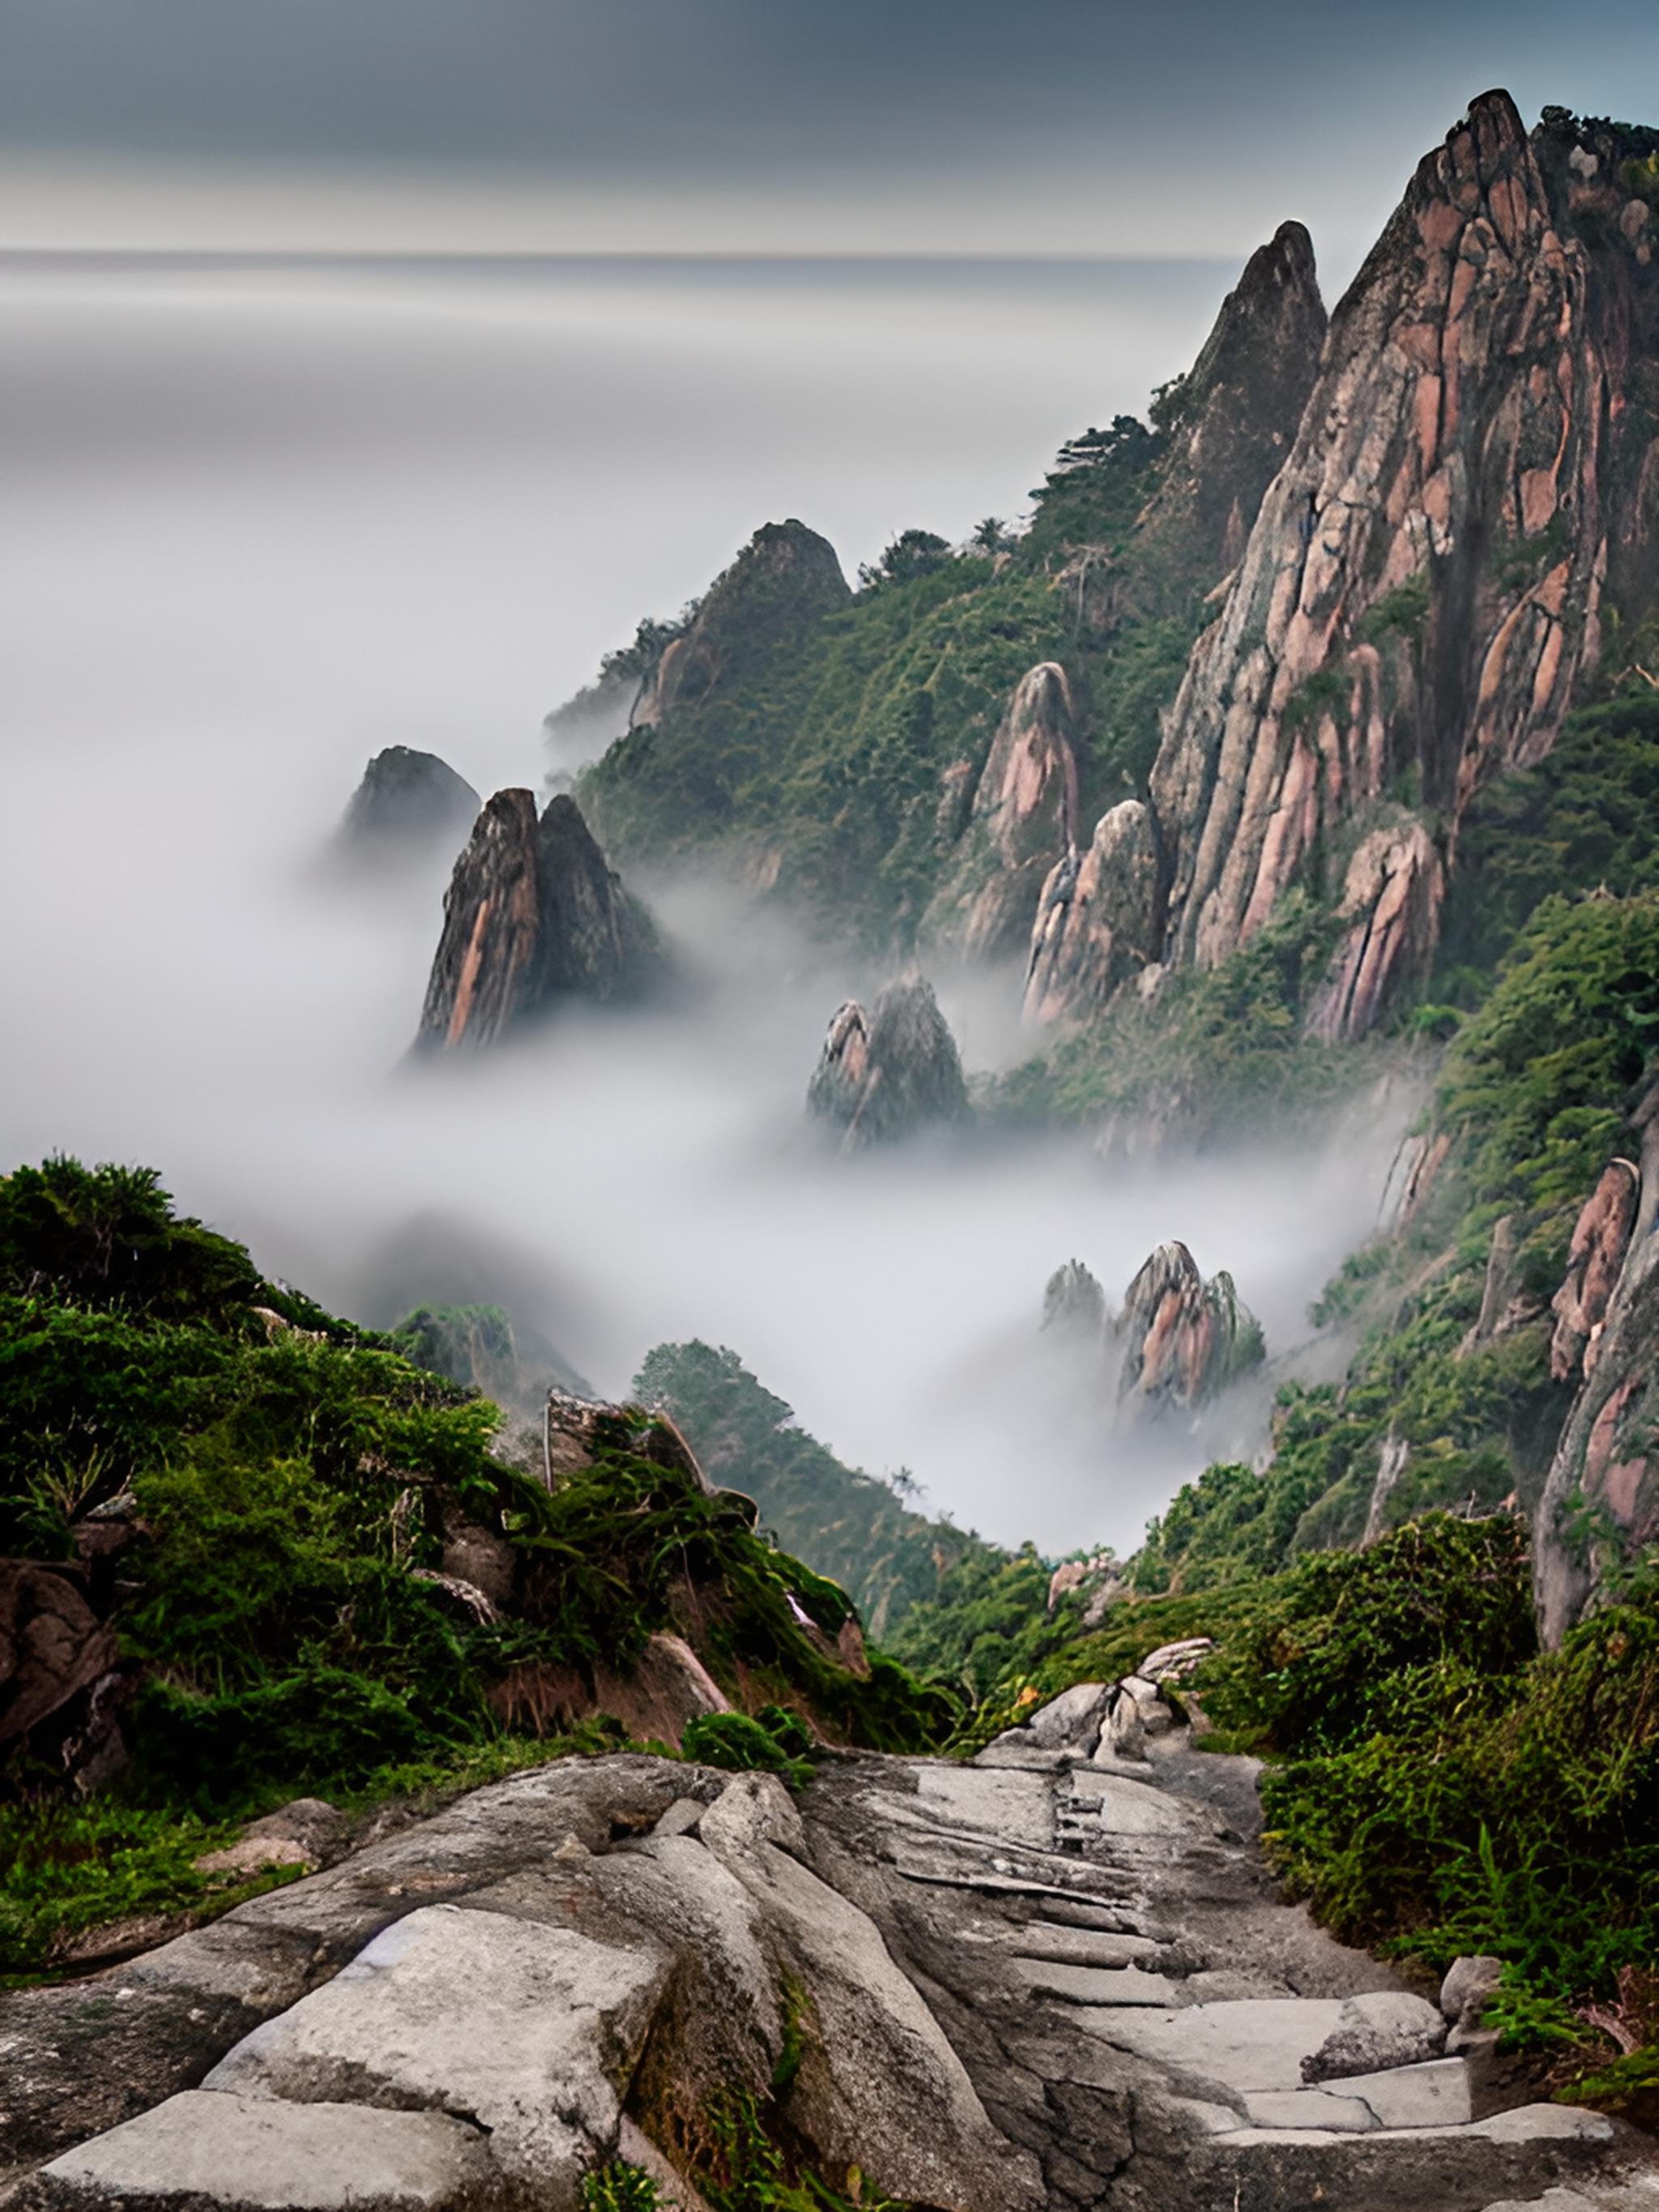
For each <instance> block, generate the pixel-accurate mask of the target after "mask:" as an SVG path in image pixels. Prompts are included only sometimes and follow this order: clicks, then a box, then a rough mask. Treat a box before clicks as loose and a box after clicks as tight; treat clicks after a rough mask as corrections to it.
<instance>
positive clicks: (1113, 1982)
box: [1013, 1958, 1181, 2007]
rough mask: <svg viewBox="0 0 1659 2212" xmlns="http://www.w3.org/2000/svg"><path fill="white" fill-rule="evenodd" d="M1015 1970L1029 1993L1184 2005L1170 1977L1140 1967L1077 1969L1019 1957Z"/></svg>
mask: <svg viewBox="0 0 1659 2212" xmlns="http://www.w3.org/2000/svg"><path fill="white" fill-rule="evenodd" d="M1013 1964H1014V1971H1015V1973H1016V1974H1017V1975H1018V1978H1019V1979H1020V1980H1021V1981H1023V1982H1024V1984H1025V1986H1026V1987H1027V1989H1030V1990H1038V1991H1040V1992H1041V1993H1042V1994H1043V1995H1045V1996H1058V1997H1067V1998H1069V1999H1070V2000H1071V2001H1072V2002H1073V2003H1074V2004H1084V2005H1111V2006H1117V2005H1158V2006H1164V2007H1168V2006H1170V2005H1178V2004H1179V2003H1180V2002H1181V1993H1180V1987H1179V1984H1177V1983H1176V1982H1174V1981H1172V1980H1171V1979H1170V1976H1169V1975H1167V1974H1149V1973H1146V1972H1143V1971H1142V1970H1141V1968H1140V1967H1139V1966H1067V1965H1064V1964H1061V1963H1058V1962H1056V1961H1055V1960H1050V1959H1021V1958H1016V1959H1015V1960H1014V1962H1013Z"/></svg>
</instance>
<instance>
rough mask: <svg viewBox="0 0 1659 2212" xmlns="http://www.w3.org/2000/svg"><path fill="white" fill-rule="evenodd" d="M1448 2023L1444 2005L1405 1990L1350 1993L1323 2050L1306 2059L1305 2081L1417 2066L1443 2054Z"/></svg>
mask: <svg viewBox="0 0 1659 2212" xmlns="http://www.w3.org/2000/svg"><path fill="white" fill-rule="evenodd" d="M1445 2041H1446V2023H1445V2021H1443V2020H1442V2018H1441V2017H1440V2013H1439V2010H1438V2008H1437V2007H1436V2006H1434V2005H1431V2004H1430V2003H1429V2002H1428V2001H1427V1999H1426V1998H1425V1997H1419V1996H1412V1995H1411V1994H1410V1992H1409V1991H1407V1990H1375V1991H1370V1992H1368V1993H1367V1994H1366V1995H1365V1996H1357V1997H1350V1998H1349V2000H1348V2002H1346V2004H1345V2005H1344V2006H1343V2008H1342V2010H1341V2013H1340V2015H1339V2017H1338V2019H1337V2021H1336V2023H1335V2025H1334V2027H1333V2028H1332V2029H1331V2032H1330V2033H1329V2034H1328V2036H1327V2037H1326V2038H1325V2039H1324V2041H1323V2042H1322V2044H1321V2045H1320V2046H1319V2048H1318V2049H1317V2050H1316V2051H1313V2052H1312V2053H1311V2054H1310V2056H1309V2057H1308V2058H1307V2059H1305V2060H1304V2063H1303V2068H1302V2078H1303V2080H1304V2081H1340V2080H1342V2079H1343V2078H1344V2077H1345V2076H1346V2075H1355V2074H1375V2073H1376V2071H1377V2070H1378V2069H1379V2068H1382V2067H1385V2066H1415V2065H1418V2064H1419V2063H1422V2061H1424V2060H1425V2059H1430V2058H1437V2057H1439V2055H1440V2053H1441V2051H1442V2050H1443V2048H1444V2047H1445Z"/></svg>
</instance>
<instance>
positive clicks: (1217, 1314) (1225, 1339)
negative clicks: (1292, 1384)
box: [1114, 1242, 1264, 1407]
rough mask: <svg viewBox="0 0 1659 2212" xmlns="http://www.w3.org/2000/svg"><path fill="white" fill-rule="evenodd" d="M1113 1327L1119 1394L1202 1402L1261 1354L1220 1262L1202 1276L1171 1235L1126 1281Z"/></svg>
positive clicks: (1257, 1332) (1256, 1333) (1146, 1401)
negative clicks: (1209, 1276) (1216, 1271)
mask: <svg viewBox="0 0 1659 2212" xmlns="http://www.w3.org/2000/svg"><path fill="white" fill-rule="evenodd" d="M1114 1334H1115V1340H1116V1342H1117V1344H1118V1346H1119V1347H1120V1349H1121V1358H1122V1365H1121V1368H1120V1370H1119V1375H1118V1396H1119V1399H1120V1400H1121V1401H1134V1402H1136V1403H1139V1404H1141V1405H1148V1406H1152V1405H1158V1406H1176V1407H1193V1406H1199V1405H1202V1404H1203V1403H1204V1402H1205V1401H1206V1400H1208V1399H1211V1398H1213V1397H1214V1396H1215V1395H1216V1394H1217V1393H1218V1391H1220V1390H1222V1389H1225V1387H1226V1386H1227V1384H1228V1383H1231V1382H1233V1381H1235V1380H1237V1377H1238V1376H1241V1375H1243V1374H1246V1373H1248V1372H1249V1370H1250V1369H1252V1368H1254V1367H1256V1366H1259V1365H1260V1364H1261V1359H1262V1358H1263V1356H1264V1352H1263V1346H1262V1341H1261V1329H1260V1328H1259V1327H1258V1326H1257V1324H1256V1322H1255V1320H1254V1319H1253V1317H1252V1316H1251V1315H1250V1313H1249V1310H1248V1309H1247V1308H1246V1307H1245V1306H1244V1305H1243V1304H1242V1303H1241V1302H1240V1299H1239V1297H1238V1293H1237V1291H1236V1290H1235V1289H1234V1287H1233V1279H1232V1277H1231V1275H1229V1274H1227V1273H1225V1270H1224V1271H1223V1272H1222V1273H1219V1274H1218V1275H1216V1276H1214V1277H1212V1279H1211V1280H1210V1281H1208V1282H1206V1281H1205V1279H1204V1278H1203V1276H1202V1275H1201V1274H1200V1273H1199V1269H1198V1263H1197V1261H1195V1260H1194V1258H1193V1255H1192V1254H1191V1253H1190V1252H1189V1251H1188V1249H1187V1247H1186V1246H1185V1245H1184V1244H1182V1243H1176V1242H1172V1243H1168V1244H1160V1245H1159V1246H1158V1249H1157V1250H1156V1251H1155V1252H1154V1253H1153V1254H1152V1256H1151V1258H1150V1259H1148V1260H1147V1261H1146V1265H1145V1266H1144V1267H1142V1268H1141V1270H1140V1272H1139V1274H1138V1275H1137V1276H1136V1277H1135V1279H1134V1280H1133V1282H1132V1283H1131V1284H1130V1285H1129V1287H1128V1290H1127V1291H1126V1292H1125V1294H1124V1300H1123V1308H1122V1310H1121V1313H1120V1314H1119V1315H1118V1317H1117V1320H1116V1322H1115V1324H1114Z"/></svg>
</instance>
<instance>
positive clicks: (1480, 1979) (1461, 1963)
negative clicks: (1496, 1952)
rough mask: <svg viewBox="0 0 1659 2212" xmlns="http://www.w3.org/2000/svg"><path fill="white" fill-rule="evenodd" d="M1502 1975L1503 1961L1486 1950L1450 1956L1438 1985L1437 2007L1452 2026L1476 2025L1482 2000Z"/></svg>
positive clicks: (1481, 2010)
mask: <svg viewBox="0 0 1659 2212" xmlns="http://www.w3.org/2000/svg"><path fill="white" fill-rule="evenodd" d="M1503 1978H1504V1961H1503V1960H1501V1959H1494V1958H1492V1957H1490V1956H1488V1955H1487V1954H1486V1953H1484V1952H1482V1953H1478V1954H1474V1955H1473V1956H1471V1957H1468V1958H1465V1959H1454V1960H1452V1962H1451V1964H1450V1966H1448V1967H1447V1969H1446V1972H1445V1977H1444V1978H1443V1980H1442V1982H1441V1984H1440V2009H1441V2012H1442V2013H1443V2015H1444V2016H1445V2018H1446V2020H1447V2021H1448V2022H1449V2024H1450V2025H1451V2026H1452V2027H1478V2026H1479V2024H1480V2015H1481V2013H1482V2012H1483V2011H1484V2010H1485V2008H1486V1999H1487V1998H1488V1997H1489V1996H1493V1995H1495V1994H1496V1992H1497V1990H1498V1984H1499V1983H1501V1982H1502V1980H1503Z"/></svg>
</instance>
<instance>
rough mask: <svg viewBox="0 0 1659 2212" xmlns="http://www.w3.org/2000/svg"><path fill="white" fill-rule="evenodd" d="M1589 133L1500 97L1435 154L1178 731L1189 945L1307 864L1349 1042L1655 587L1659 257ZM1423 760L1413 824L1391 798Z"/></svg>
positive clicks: (1372, 269) (1195, 955) (1173, 728)
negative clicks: (1335, 906) (1636, 230)
mask: <svg viewBox="0 0 1659 2212" xmlns="http://www.w3.org/2000/svg"><path fill="white" fill-rule="evenodd" d="M1575 128H1576V127H1575V126H1570V125H1568V124H1565V123H1562V122H1559V121H1549V120H1547V122H1546V124H1545V125H1541V127H1540V130H1539V131H1538V132H1536V133H1534V136H1533V137H1532V138H1531V139H1530V140H1529V139H1528V136H1527V134H1526V132H1525V131H1523V130H1522V126H1521V123H1520V118H1519V117H1518V116H1517V115H1516V111H1515V107H1514V106H1513V103H1512V102H1511V101H1510V99H1509V97H1508V95H1507V94H1503V93H1489V94H1485V95H1484V96H1483V97H1482V98H1480V100H1476V101H1475V102H1474V105H1473V106H1472V108H1471V110H1470V112H1469V116H1468V120H1467V121H1466V122H1464V123H1462V124H1460V125H1458V127H1457V128H1456V129H1455V131H1452V132H1451V133H1450V135H1449V137H1448V138H1447V140H1446V142H1445V144H1444V145H1443V147H1441V148H1439V149H1436V151H1435V152H1433V153H1432V154H1431V155H1429V156H1428V157H1427V158H1426V159H1425V161H1423V162H1422V164H1421V165H1420V166H1419V169H1418V172H1417V173H1416V175H1415V177H1414V178H1413V180H1412V183H1411V185H1409V187H1408V189H1407V193H1406V196H1405V198H1404V200H1403V201H1402V202H1401V206H1400V208H1399V210H1397V212H1396V213H1395V216H1394V217H1393V219H1392V220H1391V222H1389V226H1388V228H1387V229H1386V230H1385V231H1384V233H1383V237H1382V239H1381V240H1379V242H1378V244H1377V246H1376V247H1375V248H1374V250H1373V251H1372V252H1371V254H1370V257H1369V258H1368V259H1367V261H1366V262H1365V264H1364V267H1363V268H1362V270H1360V273H1359V275H1358V277H1357V278H1356V279H1355V281H1354V283H1353V284H1352V287H1351V289H1350V290H1349V291H1348V293H1347V295H1346V297H1345V298H1344V300H1343V301H1342V302H1341V303H1340V306H1339V307H1338V308H1337V309H1336V311H1335V313H1334V316H1333V318H1332V321H1331V326H1330V331H1329V336H1328V340H1327V343H1326V346H1325V350H1324V355H1323V360H1322V368H1321V370H1320V374H1319V377H1318V380H1317V382H1316V385H1315V386H1314V388H1313V390H1312V392H1311V393H1310V397H1309V398H1308V401H1307V404H1306V408H1305V410H1304V415H1303V418H1302V423H1301V428H1300V429H1299V431H1298V432H1297V437H1296V440H1295V441H1294V444H1293V446H1292V448H1291V452H1290V453H1289V455H1288V457H1287V459H1285V465H1284V466H1283V468H1282V469H1281V470H1280V471H1279V474H1278V476H1277V477H1275V479H1274V481H1273V484H1272V485H1271V487H1270V488H1269V489H1268V491H1267V495H1266V496H1265V498H1264V499H1263V501H1262V504H1261V511H1260V513H1259V515H1258V516H1257V518H1256V520H1255V526H1254V528H1253V529H1252V530H1251V532H1250V534H1249V542H1248V544H1247V545H1246V546H1245V549H1244V551H1243V557H1242V559H1241V561H1240V563H1239V567H1238V570H1237V576H1236V578H1235V579H1234V581H1233V583H1232V586H1231V590H1230V591H1229V592H1228V594H1227V597H1226V599H1225V603H1224V604H1223V605H1222V608H1221V611H1220V613H1219V615H1218V618H1217V620H1216V622H1215V623H1213V625H1212V627H1211V629H1209V630H1208V631H1207V632H1206V634H1205V635H1204V636H1203V638H1202V639H1200V642H1199V644H1198V645H1197V647H1195V648H1194V653H1193V655H1192V659H1191V660H1190V662H1189V664H1188V669H1187V672H1186V676H1185V678H1184V679H1183V682H1182V687H1181V690H1180V693H1179V696H1177V698H1176V702H1175V705H1174V707H1173V708H1172V709H1171V711H1170V715H1169V718H1168V720H1167V723H1166V726H1165V733H1164V743H1163V745H1162V747H1161V749H1160V751H1159V755H1158V761H1157V763H1156V766H1155V768H1154V770H1153V774H1152V805H1153V808H1154V811H1155V812H1156V814H1157V816H1158V823H1159V828H1160V830H1161V833H1162V838H1163V842H1164V852H1165V858H1166V871H1167V884H1166V888H1167V909H1166V914H1165V918H1164V957H1165V958H1166V960H1172V961H1176V962H1179V963H1192V964H1196V965H1199V966H1201V967H1212V966H1214V965H1216V964H1217V963H1218V962H1220V961H1223V960H1225V958H1226V957H1228V956H1229V955H1230V954H1231V952H1233V951H1235V950H1237V947H1238V946H1240V945H1243V944H1245V943H1246V942H1248V941H1249V939H1250V938H1251V937H1252V936H1254V935H1255V932H1256V931H1257V930H1258V929H1260V928H1261V926H1262V924H1263V923H1264V922H1265V921H1267V917H1268V916H1269V915H1271V914H1272V913H1273V911H1274V910H1275V908H1276V907H1277V906H1278V904H1279V901H1280V900H1281V899H1282V898H1283V897H1284V896H1285V894H1286V892H1287V891H1289V890H1291V888H1292V887H1295V886H1297V885H1301V886H1304V887H1306V888H1308V889H1310V890H1312V891H1313V893H1314V894H1315V896H1321V895H1324V896H1330V895H1332V894H1333V893H1336V894H1337V896H1338V897H1339V899H1340V904H1341V905H1342V907H1343V908H1344V911H1345V914H1346V918H1347V920H1348V921H1349V929H1348V932H1347V934H1346V937H1345V939H1344V941H1343V943H1342V945H1340V948H1339V950H1338V951H1337V953H1336V956H1335V960H1334V967H1333V970H1332V973H1331V975H1330V978H1329V980H1328V983H1327V985H1326V987H1325V988H1324V990H1323V991H1322V993H1320V994H1317V996H1316V1000H1315V1003H1314V1006H1313V1008H1312V1010H1311V1019H1312V1022H1313V1026H1314V1027H1315V1029H1316V1031H1317V1032H1318V1033H1320V1034H1322V1035H1327V1036H1352V1035H1358V1034H1359V1033H1360V1032H1362V1031H1363V1030H1366V1029H1368V1028H1370V1027H1372V1026H1374V1025H1375V1023H1376V1018H1377V1017H1378V1015H1379V1013H1380V1012H1381V1011H1382V1009H1383V1006H1384V1005H1385V1004H1386V1002H1387V1000H1388V998H1389V994H1390V992H1391V991H1392V990H1393V989H1394V988H1395V987H1396V986H1397V985H1398V984H1399V983H1400V981H1402V980H1404V979H1406V978H1408V977H1409V976H1410V975H1411V974H1412V973H1413V970H1414V969H1420V967H1421V965H1422V963H1423V961H1424V959H1425V957H1426V954H1427V951H1429V950H1430V949H1431V947H1432V944H1433V940H1434V935H1435V929H1436V924H1437V911H1438V906H1439V902H1440V897H1441V892H1442V880H1443V869H1444V866H1445V864H1446V862H1447V860H1448V859H1449V858H1450V857H1451V856H1452V855H1453V854H1455V840H1456V829H1457V824H1458V822H1459V820H1460V819H1461V817H1462V811H1463V810H1464V808H1465V807H1466V806H1467V805H1468V800H1469V798H1470V796H1471V794H1472V793H1474V791H1475V789H1476V788H1477V787H1479V786H1480V784H1481V783H1482V782H1484V781H1486V779H1487V778H1489V777H1490V776H1492V775H1496V774H1498V773H1499V772H1501V771H1502V770H1504V769H1509V768H1514V767H1522V766H1527V765H1529V764H1531V763H1534V762H1536V761H1538V760H1539V759H1541V757H1543V756H1544V754H1546V753H1547V751H1548V750H1549V749H1550V747H1551V745H1552V744H1553V742H1554V739H1555V737H1556V735H1557V732H1559V728H1560V725H1561V721H1562V718H1563V716H1564V714H1565V711H1566V708H1567V706H1568V703H1569V701H1570V698H1571V691H1572V687H1573V684H1574V681H1575V678H1577V674H1578V672H1579V671H1580V670H1581V669H1582V668H1583V667H1584V666H1585V665H1589V664H1590V663H1592V662H1593V661H1594V659H1595V654H1596V653H1597V651H1598V649H1599V641H1600V623H1601V611H1602V608H1603V603H1604V600H1606V599H1607V598H1609V597H1610V596H1613V597H1616V596H1617V595H1618V594H1619V593H1621V592H1622V593H1624V594H1626V595H1628V594H1629V593H1630V592H1632V591H1636V590H1638V588H1640V589H1645V588H1650V584H1651V574H1650V572H1651V569H1652V566H1653V562H1654V557H1655V556H1654V549H1653V546H1652V544H1651V538H1652V532H1651V531H1650V527H1649V523H1650V510H1651V506H1652V495H1653V486H1652V483H1651V478H1652V471H1651V470H1650V468H1648V467H1647V466H1646V465H1645V455H1646V452H1647V446H1648V442H1649V441H1650V436H1651V429H1652V425H1651V422H1650V418H1649V416H1648V411H1647V410H1646V409H1645V407H1640V406H1632V405H1629V404H1627V399H1628V398H1629V396H1630V371H1631V367H1632V362H1633V361H1634V360H1635V359H1636V358H1637V357H1638V355H1639V353H1640V351H1641V349H1642V348H1643V347H1644V345H1645V344H1647V343H1650V340H1651V336H1652V326H1653V321H1654V315H1655V299H1656V294H1655V286H1654V279H1653V271H1652V270H1651V269H1650V266H1649V261H1644V260H1643V259H1642V258H1640V252H1639V248H1640V246H1642V245H1643V244H1644V243H1646V242H1647V240H1646V234H1645V230H1644V233H1643V235H1642V237H1641V238H1626V236H1625V234H1623V233H1622V232H1621V231H1620V228H1619V227H1618V224H1617V222H1615V221H1614V220H1613V217H1614V216H1616V215H1617V213H1618V209H1617V206H1616V204H1615V202H1616V199H1617V189H1616V185H1615V183H1614V179H1613V168H1614V167H1616V164H1615V163H1614V162H1613V160H1612V158H1611V156H1610V155H1609V156H1608V158H1607V159H1606V160H1602V159H1601V157H1600V156H1598V155H1595V153H1594V152H1592V151H1591V150H1589V149H1588V148H1587V147H1585V146H1583V145H1580V144H1578V143H1577V141H1576V138H1575V137H1574V130H1575ZM1649 259H1651V256H1650V257H1649ZM1402 779H1403V780H1405V781H1408V782H1409V783H1410V784H1412V785H1413V787H1414V788H1415V790H1416V791H1417V792H1418V793H1420V805H1421V808H1422V810H1423V812H1422V815H1421V817H1414V818H1413V821H1412V822H1411V823H1409V824H1407V823H1401V822H1400V821H1399V820H1398V818H1397V817H1396V818H1395V819H1393V820H1390V819H1387V818H1379V817H1388V816H1389V811H1390V810H1389V802H1388V800H1387V794H1388V793H1389V791H1390V789H1391V788H1395V787H1398V786H1399V785H1400V783H1401V780H1402ZM1431 821H1432V822H1437V823H1439V824H1440V825H1442V826H1441V828H1440V829H1439V831H1438V834H1434V833H1431V829H1430V828H1429V826H1428V824H1429V823H1430V822H1431ZM1327 871H1329V872H1330V873H1331V876H1332V878H1333V880H1331V881H1330V882H1329V883H1327V882H1325V881H1324V880H1322V878H1323V875H1324V872H1327ZM1338 871H1340V873H1339V872H1338ZM1339 884H1340V886H1341V889H1340V893H1339V892H1337V886H1338V885H1339Z"/></svg>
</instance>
